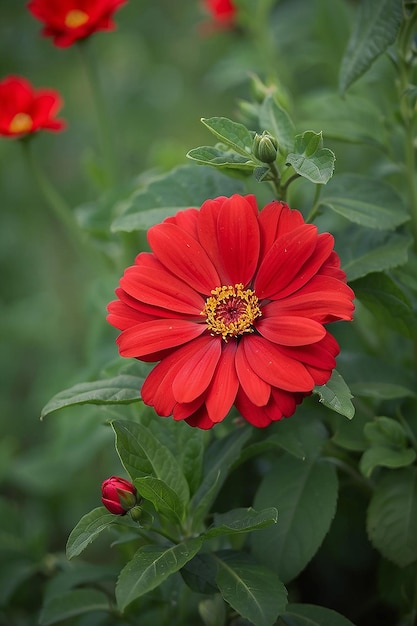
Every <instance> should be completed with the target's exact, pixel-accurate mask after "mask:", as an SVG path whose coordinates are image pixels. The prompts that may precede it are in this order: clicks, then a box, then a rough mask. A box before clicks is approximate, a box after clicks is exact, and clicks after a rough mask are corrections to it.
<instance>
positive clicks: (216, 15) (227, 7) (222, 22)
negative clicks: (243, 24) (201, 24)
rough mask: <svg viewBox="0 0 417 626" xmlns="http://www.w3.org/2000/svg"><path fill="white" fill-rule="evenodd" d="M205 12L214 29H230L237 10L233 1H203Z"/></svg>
mask: <svg viewBox="0 0 417 626" xmlns="http://www.w3.org/2000/svg"><path fill="white" fill-rule="evenodd" d="M203 6H204V8H205V10H206V11H207V12H208V13H209V14H210V16H211V18H212V25H213V26H214V27H215V28H221V29H222V28H225V29H227V28H232V27H233V26H234V24H235V21H236V14H237V9H236V7H235V5H234V3H233V0H203Z"/></svg>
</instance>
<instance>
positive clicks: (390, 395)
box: [350, 381, 417, 400]
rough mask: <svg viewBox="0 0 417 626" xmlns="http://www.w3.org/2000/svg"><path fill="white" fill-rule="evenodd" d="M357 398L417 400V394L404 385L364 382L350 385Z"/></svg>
mask: <svg viewBox="0 0 417 626" xmlns="http://www.w3.org/2000/svg"><path fill="white" fill-rule="evenodd" d="M350 388H351V390H352V391H353V393H354V394H355V395H356V396H361V397H365V398H375V399H376V400H397V399H399V398H415V397H416V395H417V394H416V393H415V391H412V390H411V389H409V388H408V387H405V386H404V385H396V384H393V383H375V382H370V381H369V382H366V381H365V382H363V383H353V384H351V385H350Z"/></svg>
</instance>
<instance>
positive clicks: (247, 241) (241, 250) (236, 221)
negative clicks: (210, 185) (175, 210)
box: [217, 195, 259, 285]
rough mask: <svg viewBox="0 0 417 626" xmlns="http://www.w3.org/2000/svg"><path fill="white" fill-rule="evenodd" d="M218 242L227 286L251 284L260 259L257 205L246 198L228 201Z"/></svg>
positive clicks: (220, 222) (223, 210) (223, 206)
mask: <svg viewBox="0 0 417 626" xmlns="http://www.w3.org/2000/svg"><path fill="white" fill-rule="evenodd" d="M217 239H218V243H219V252H220V256H221V259H222V264H223V267H224V269H225V272H226V276H227V280H228V283H227V284H231V285H236V284H237V283H243V285H247V284H248V283H249V282H250V280H251V279H252V277H253V275H254V273H255V270H256V266H257V264H258V257H259V226H258V220H257V217H256V215H255V214H254V211H253V205H252V204H250V203H249V202H248V201H247V200H246V199H245V198H243V197H242V196H238V195H234V196H232V197H231V198H229V199H228V200H226V201H225V202H224V203H223V205H222V207H221V209H220V211H219V215H218V220H217Z"/></svg>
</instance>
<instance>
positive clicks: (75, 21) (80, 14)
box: [65, 9, 88, 28]
mask: <svg viewBox="0 0 417 626" xmlns="http://www.w3.org/2000/svg"><path fill="white" fill-rule="evenodd" d="M86 22H88V13H86V12H85V11H80V9H72V11H68V13H67V14H66V16H65V26H66V27H67V28H78V27H79V26H83V25H84V24H85V23H86Z"/></svg>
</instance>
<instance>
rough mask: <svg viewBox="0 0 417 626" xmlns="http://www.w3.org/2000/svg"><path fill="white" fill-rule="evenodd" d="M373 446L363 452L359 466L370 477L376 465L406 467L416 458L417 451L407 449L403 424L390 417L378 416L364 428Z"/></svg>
mask: <svg viewBox="0 0 417 626" xmlns="http://www.w3.org/2000/svg"><path fill="white" fill-rule="evenodd" d="M364 433H365V436H366V437H367V439H368V441H369V442H370V444H371V447H370V448H369V449H368V450H366V451H365V453H364V454H363V456H362V458H361V460H360V464H359V468H360V470H361V472H362V473H363V474H364V475H365V476H367V477H369V476H370V475H371V473H372V471H373V470H374V469H375V467H378V466H381V467H391V468H397V467H406V466H407V465H411V463H413V462H414V461H415V459H416V453H415V451H414V450H412V449H411V448H408V449H407V445H408V442H407V435H406V433H405V430H404V427H403V426H402V424H400V423H399V422H397V421H396V420H394V419H392V418H390V417H384V416H382V417H377V418H376V419H375V420H374V421H372V422H368V423H367V424H366V425H365V428H364Z"/></svg>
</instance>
